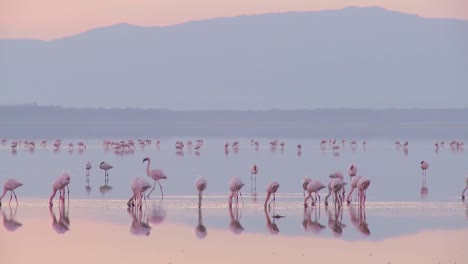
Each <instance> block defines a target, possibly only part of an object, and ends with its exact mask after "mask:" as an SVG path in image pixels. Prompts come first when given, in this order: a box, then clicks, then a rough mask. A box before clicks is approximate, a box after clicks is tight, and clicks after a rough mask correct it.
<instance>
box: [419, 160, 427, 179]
mask: <svg viewBox="0 0 468 264" xmlns="http://www.w3.org/2000/svg"><path fill="white" fill-rule="evenodd" d="M428 168H429V163H427V161H424V160H423V161H421V170H422V175H423V176H426V170H427V169H428Z"/></svg>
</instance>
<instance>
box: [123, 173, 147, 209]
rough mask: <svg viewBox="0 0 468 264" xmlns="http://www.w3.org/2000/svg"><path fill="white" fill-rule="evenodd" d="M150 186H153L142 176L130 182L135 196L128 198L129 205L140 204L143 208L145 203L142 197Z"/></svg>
mask: <svg viewBox="0 0 468 264" xmlns="http://www.w3.org/2000/svg"><path fill="white" fill-rule="evenodd" d="M149 188H151V184H150V183H149V182H147V181H146V180H144V179H142V178H140V177H136V178H134V179H133V180H132V182H131V184H130V189H131V190H132V192H133V196H132V197H130V199H128V202H127V205H128V207H132V206H139V207H140V208H141V207H142V205H143V203H142V202H141V198H142V196H144V193H145V191H146V190H148V189H149Z"/></svg>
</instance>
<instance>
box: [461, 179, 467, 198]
mask: <svg viewBox="0 0 468 264" xmlns="http://www.w3.org/2000/svg"><path fill="white" fill-rule="evenodd" d="M466 190H468V177H466V187H465V189H463V192H462V195H461V197H462V201H464V200H465V192H466Z"/></svg>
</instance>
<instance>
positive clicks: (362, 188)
mask: <svg viewBox="0 0 468 264" xmlns="http://www.w3.org/2000/svg"><path fill="white" fill-rule="evenodd" d="M369 185H370V180H369V179H367V178H364V177H362V178H361V179H360V180H359V181H358V183H357V188H358V191H359V192H358V197H359V206H361V207H362V206H365V205H366V190H367V188H369Z"/></svg>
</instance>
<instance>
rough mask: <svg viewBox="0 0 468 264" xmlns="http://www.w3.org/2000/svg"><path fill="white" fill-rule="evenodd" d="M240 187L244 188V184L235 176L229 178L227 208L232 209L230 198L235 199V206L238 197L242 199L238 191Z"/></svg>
mask: <svg viewBox="0 0 468 264" xmlns="http://www.w3.org/2000/svg"><path fill="white" fill-rule="evenodd" d="M242 187H244V183H243V182H242V180H241V179H240V178H239V177H237V176H233V177H232V178H231V181H230V182H229V191H230V194H229V200H228V203H229V207H232V198H233V197H234V196H235V197H236V204H238V203H239V195H240V197H241V199H242V193H241V191H240V190H241V189H242ZM243 203H244V201H243V200H242V204H243Z"/></svg>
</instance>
